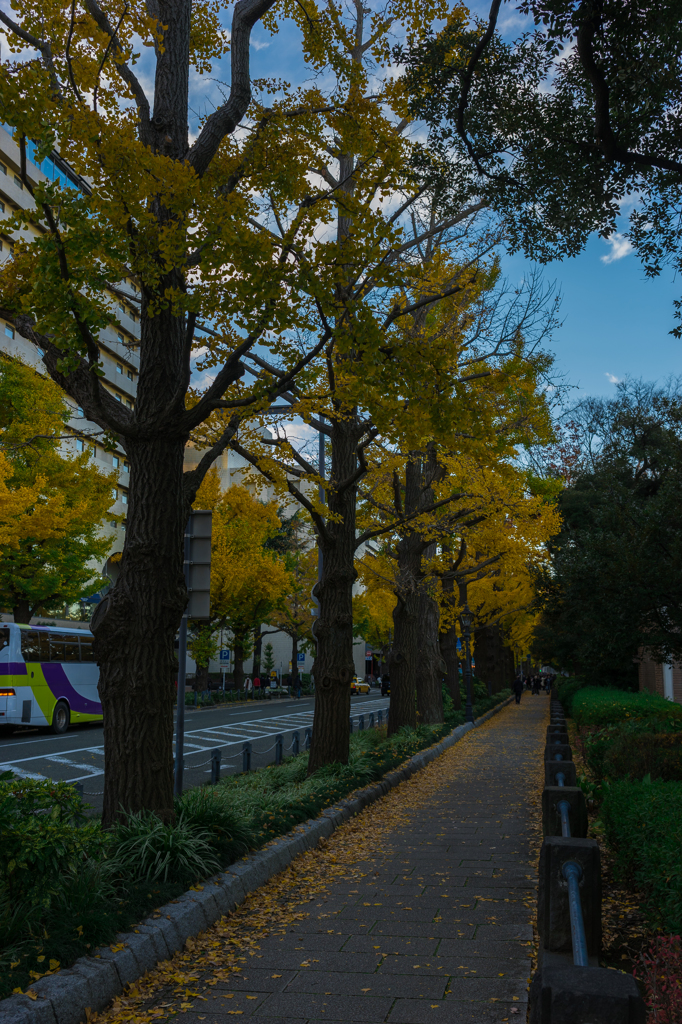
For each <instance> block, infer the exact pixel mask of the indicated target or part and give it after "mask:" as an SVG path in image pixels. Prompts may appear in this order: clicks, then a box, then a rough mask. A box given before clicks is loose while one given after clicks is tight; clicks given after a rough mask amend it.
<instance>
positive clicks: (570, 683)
mask: <svg viewBox="0 0 682 1024" xmlns="http://www.w3.org/2000/svg"><path fill="white" fill-rule="evenodd" d="M586 686H587V683H586V682H585V680H584V679H581V678H580V677H577V676H571V677H570V678H568V679H566V680H565V681H564V682H562V683H559V685H558V686H557V696H558V697H559V700H560V701H561V705H562V707H563V709H564V711H565V712H566V714H567V715H568V716H569V718H570V717H571V716H572V713H573V699H574V697H575V695H576V694H577V693H578V692H579V691H580V690H584V689H585V687H586Z"/></svg>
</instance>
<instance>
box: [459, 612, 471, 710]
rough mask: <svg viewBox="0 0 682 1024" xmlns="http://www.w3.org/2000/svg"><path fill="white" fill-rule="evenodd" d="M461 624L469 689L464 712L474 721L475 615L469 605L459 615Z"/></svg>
mask: <svg viewBox="0 0 682 1024" xmlns="http://www.w3.org/2000/svg"><path fill="white" fill-rule="evenodd" d="M459 621H460V624H461V626H462V636H463V637H464V650H465V655H466V657H465V661H464V685H465V686H466V691H467V703H466V710H465V712H464V720H465V721H466V722H473V720H474V709H473V705H472V702H471V648H470V647H469V641H470V640H471V624H472V622H473V621H474V617H473V615H472V614H471V612H470V611H469V605H468V604H465V605H464V610H463V611H462V613H461V615H460V617H459Z"/></svg>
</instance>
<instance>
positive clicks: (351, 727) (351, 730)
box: [349, 718, 353, 736]
mask: <svg viewBox="0 0 682 1024" xmlns="http://www.w3.org/2000/svg"><path fill="white" fill-rule="evenodd" d="M349 721H350V734H351V736H352V735H353V719H352V718H351V719H349Z"/></svg>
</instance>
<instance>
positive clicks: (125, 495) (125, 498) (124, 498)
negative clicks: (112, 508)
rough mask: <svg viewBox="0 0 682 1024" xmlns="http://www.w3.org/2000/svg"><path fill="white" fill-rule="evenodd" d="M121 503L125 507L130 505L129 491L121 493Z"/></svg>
mask: <svg viewBox="0 0 682 1024" xmlns="http://www.w3.org/2000/svg"><path fill="white" fill-rule="evenodd" d="M121 501H122V502H123V504H124V505H127V504H128V492H127V491H121Z"/></svg>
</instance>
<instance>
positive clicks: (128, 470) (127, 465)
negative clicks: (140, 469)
mask: <svg viewBox="0 0 682 1024" xmlns="http://www.w3.org/2000/svg"><path fill="white" fill-rule="evenodd" d="M123 469H124V470H125V472H126V473H129V472H130V465H129V463H127V462H126V461H125V460H124V462H123Z"/></svg>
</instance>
